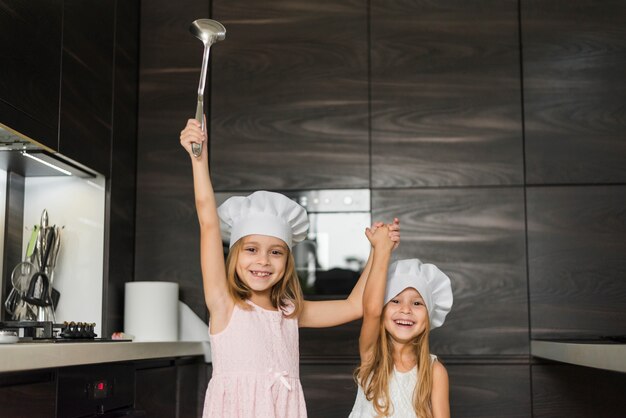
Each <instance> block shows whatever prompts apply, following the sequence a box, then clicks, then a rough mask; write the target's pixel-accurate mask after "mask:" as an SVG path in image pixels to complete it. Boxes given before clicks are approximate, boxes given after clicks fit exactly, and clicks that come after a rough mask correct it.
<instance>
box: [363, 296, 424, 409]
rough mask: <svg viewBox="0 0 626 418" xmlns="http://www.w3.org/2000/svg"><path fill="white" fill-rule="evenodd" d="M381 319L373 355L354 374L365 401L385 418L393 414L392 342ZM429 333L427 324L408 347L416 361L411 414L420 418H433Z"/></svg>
mask: <svg viewBox="0 0 626 418" xmlns="http://www.w3.org/2000/svg"><path fill="white" fill-rule="evenodd" d="M385 309H386V306H385ZM383 312H384V310H383ZM383 318H384V315H381V320H380V332H379V333H378V340H377V341H376V344H375V346H374V351H373V353H372V355H371V356H370V358H369V359H368V360H367V361H366V362H364V363H362V364H361V365H360V366H359V367H358V368H357V369H356V370H355V371H354V378H355V380H356V382H357V384H359V385H360V386H361V387H362V388H363V392H364V393H365V397H366V398H367V400H368V401H370V402H372V404H373V405H374V410H375V411H376V413H377V414H378V416H381V417H386V416H389V415H391V414H393V400H392V399H390V396H389V377H390V376H391V374H392V373H393V369H394V362H393V341H392V339H391V335H390V334H389V333H388V332H387V330H386V329H385V324H384V319H383ZM429 332H430V324H429V323H428V320H427V322H426V328H425V329H424V331H423V332H422V333H421V334H419V335H418V336H416V337H415V338H414V339H413V340H412V341H411V342H410V343H409V344H410V345H411V346H412V348H413V353H414V354H415V358H416V359H417V371H416V373H417V384H416V385H415V389H414V391H413V410H414V411H415V415H416V416H418V417H420V418H433V411H432V404H431V399H430V397H431V393H432V387H433V373H432V364H431V360H430V347H429V345H428V334H429Z"/></svg>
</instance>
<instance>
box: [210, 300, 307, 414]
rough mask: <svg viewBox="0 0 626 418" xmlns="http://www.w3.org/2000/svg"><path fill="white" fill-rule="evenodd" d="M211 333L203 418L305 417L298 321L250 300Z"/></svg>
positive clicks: (235, 309) (236, 307)
mask: <svg viewBox="0 0 626 418" xmlns="http://www.w3.org/2000/svg"><path fill="white" fill-rule="evenodd" d="M247 303H248V304H249V305H250V306H251V307H252V309H251V310H244V309H242V308H240V307H239V306H237V305H235V308H234V309H233V313H232V316H231V318H230V322H229V323H228V325H227V326H226V329H224V330H223V331H221V332H219V333H217V334H214V335H210V334H209V338H210V342H211V357H212V361H213V376H212V377H211V380H210V381H209V387H208V388H207V392H206V398H205V401H204V413H203V415H202V417H203V418H274V417H276V418H300V417H302V418H304V417H306V406H305V403H304V394H303V393H302V386H301V385H300V363H299V362H300V358H299V357H300V355H299V353H300V351H299V346H298V320H297V319H289V318H285V317H284V315H283V313H282V312H280V311H269V310H267V309H263V308H261V307H260V306H257V305H255V304H253V303H252V302H250V301H247Z"/></svg>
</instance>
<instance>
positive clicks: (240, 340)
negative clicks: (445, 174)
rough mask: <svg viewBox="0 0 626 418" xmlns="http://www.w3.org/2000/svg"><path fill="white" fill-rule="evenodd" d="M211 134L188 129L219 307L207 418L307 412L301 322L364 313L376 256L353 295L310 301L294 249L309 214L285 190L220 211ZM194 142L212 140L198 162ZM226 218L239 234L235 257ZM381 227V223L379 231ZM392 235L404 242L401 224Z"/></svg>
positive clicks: (208, 296)
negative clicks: (226, 238)
mask: <svg viewBox="0 0 626 418" xmlns="http://www.w3.org/2000/svg"><path fill="white" fill-rule="evenodd" d="M206 139H207V138H206V133H205V132H203V131H202V129H201V127H200V124H199V123H198V122H197V121H196V120H194V119H190V120H189V121H187V125H186V126H185V128H184V129H183V130H182V131H181V135H180V142H181V145H182V146H183V147H184V148H185V150H187V152H188V153H189V155H190V158H191V164H192V167H193V178H194V190H195V201H196V210H197V213H198V219H199V222H200V256H201V266H202V279H203V283H204V296H205V301H206V305H207V307H208V309H209V312H210V327H209V337H210V341H211V353H212V361H213V376H212V378H211V380H210V382H209V387H208V389H207V393H206V399H205V404H204V414H203V417H204V418H209V417H215V418H256V417H262V418H272V417H277V418H283V417H284V418H298V417H306V407H305V403H304V396H303V394H302V386H301V385H300V379H299V348H298V327H332V326H336V325H340V324H344V323H346V322H349V321H353V320H355V319H358V318H360V317H361V316H362V315H363V307H362V302H363V300H362V299H363V298H362V295H363V289H364V286H365V281H366V280H367V276H368V274H369V271H370V267H371V263H372V256H371V254H370V258H369V259H368V262H367V264H366V266H365V268H364V270H363V273H362V275H361V277H360V279H359V281H358V282H357V284H356V285H355V287H354V289H353V290H352V292H351V293H350V295H349V296H348V297H347V298H346V299H345V300H335V301H316V302H313V301H305V300H303V297H302V290H301V288H300V282H299V280H298V276H297V275H296V272H295V263H294V259H293V256H292V252H291V248H292V246H293V245H294V244H296V243H297V242H299V241H302V240H303V239H304V238H305V237H306V233H307V229H308V217H307V214H306V211H305V210H304V208H303V207H301V206H300V205H298V204H297V203H296V202H294V201H292V200H291V199H289V198H287V197H286V196H284V195H281V194H278V193H271V192H265V191H259V192H255V193H253V194H251V195H250V196H247V197H232V198H230V199H228V200H227V201H226V202H224V204H222V205H221V206H220V207H219V209H218V208H217V207H216V202H215V196H214V193H213V188H212V185H211V179H210V177H209V170H208V158H207V151H206V150H207V146H206ZM192 142H196V143H202V144H204V145H205V146H203V147H202V153H201V155H200V156H199V157H197V158H196V157H194V156H193V154H192V152H191V143H192ZM220 220H221V221H222V223H223V225H224V226H225V229H226V231H227V232H229V233H230V252H229V255H228V258H227V260H226V263H224V256H223V249H222V239H221V231H220ZM381 226H382V224H381V223H376V224H374V225H373V226H372V228H371V229H372V230H376V229H377V228H378V227H381ZM385 231H387V235H388V237H389V240H392V241H393V246H396V245H397V244H398V242H399V239H400V235H399V234H400V233H399V223H398V221H397V220H395V221H394V223H392V224H390V225H388V226H386V227H385Z"/></svg>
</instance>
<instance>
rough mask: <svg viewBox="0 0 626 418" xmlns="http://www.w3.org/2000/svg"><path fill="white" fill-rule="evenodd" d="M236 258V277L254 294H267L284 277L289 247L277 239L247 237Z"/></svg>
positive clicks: (256, 236) (255, 236)
mask: <svg viewBox="0 0 626 418" xmlns="http://www.w3.org/2000/svg"><path fill="white" fill-rule="evenodd" d="M242 240H243V242H242V244H243V245H242V246H241V250H240V252H239V255H238V258H237V270H236V271H237V276H238V277H239V279H240V280H241V281H242V282H243V283H245V284H246V285H247V286H248V287H249V288H250V289H251V290H252V291H253V292H255V293H265V292H267V293H269V291H270V290H271V289H272V287H273V286H274V285H275V284H276V283H278V282H279V281H280V280H281V279H282V278H283V276H284V275H285V268H286V265H287V256H288V254H289V247H287V244H285V242H284V241H283V240H281V239H279V238H276V237H270V236H268V235H247V236H245V237H243V238H242Z"/></svg>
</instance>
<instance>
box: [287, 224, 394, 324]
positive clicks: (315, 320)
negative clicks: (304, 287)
mask: <svg viewBox="0 0 626 418" xmlns="http://www.w3.org/2000/svg"><path fill="white" fill-rule="evenodd" d="M383 225H384V224H383V223H382V222H376V223H374V224H373V225H372V227H371V228H368V229H369V230H371V231H372V232H374V231H376V230H377V229H378V228H380V227H382V226H383ZM387 234H388V237H389V239H390V240H392V241H393V243H394V246H393V248H396V247H397V246H398V244H399V243H400V221H399V220H398V219H397V218H396V219H394V222H393V223H392V224H389V225H387ZM373 259H374V250H373V248H372V249H371V250H370V254H369V257H368V259H367V263H366V264H365V268H364V269H363V272H362V273H361V276H360V277H359V280H358V281H357V283H356V285H354V288H353V289H352V291H351V292H350V295H348V297H347V298H346V299H341V300H325V301H308V300H307V301H305V302H304V308H303V309H302V313H301V314H300V318H299V325H300V327H305V328H306V327H309V328H324V327H334V326H337V325H341V324H345V323H346V322H350V321H354V320H356V319H359V318H361V317H362V316H363V291H364V290H365V283H366V282H367V278H368V276H369V275H370V270H371V268H372V262H373Z"/></svg>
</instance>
